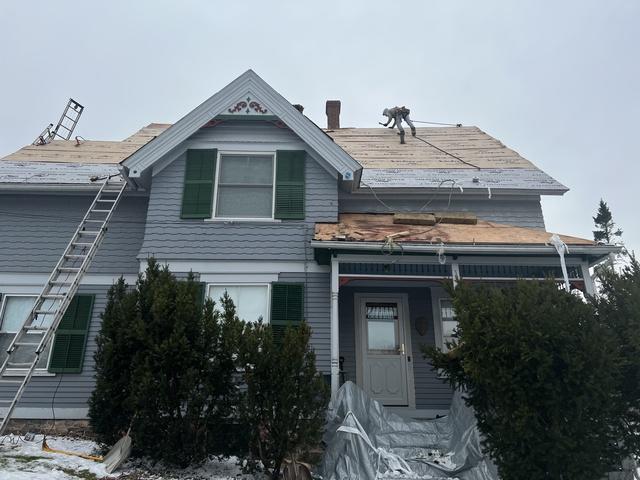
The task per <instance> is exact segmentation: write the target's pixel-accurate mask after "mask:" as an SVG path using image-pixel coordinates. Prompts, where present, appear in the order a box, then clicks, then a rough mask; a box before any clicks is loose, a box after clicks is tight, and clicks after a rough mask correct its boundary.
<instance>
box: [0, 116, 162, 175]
mask: <svg viewBox="0 0 640 480" xmlns="http://www.w3.org/2000/svg"><path fill="white" fill-rule="evenodd" d="M169 126H170V125H167V124H161V123H152V124H150V125H147V126H146V127H143V128H141V129H140V130H138V131H137V132H136V133H134V134H133V135H131V136H130V137H128V138H125V139H124V140H122V141H97V140H80V141H76V140H54V141H52V142H51V143H48V144H46V145H27V146H26V147H23V148H21V149H20V150H18V151H17V152H14V153H12V154H10V155H7V156H6V157H4V158H2V159H0V183H4V184H13V185H18V184H34V185H36V186H37V185H40V186H44V185H84V184H90V183H91V182H90V178H91V177H93V176H97V177H104V176H107V175H114V174H116V173H118V167H117V165H119V164H120V162H122V161H123V160H124V159H125V158H127V157H128V156H129V155H131V154H132V153H133V152H135V151H136V150H138V149H139V148H140V147H142V146H143V145H146V144H147V143H149V142H150V141H151V140H153V139H154V138H156V137H157V136H158V135H160V133H162V132H163V131H164V130H166V129H167V128H168V127H169Z"/></svg>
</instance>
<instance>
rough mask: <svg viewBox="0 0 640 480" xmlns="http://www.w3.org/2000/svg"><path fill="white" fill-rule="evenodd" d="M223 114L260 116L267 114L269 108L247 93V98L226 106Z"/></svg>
mask: <svg viewBox="0 0 640 480" xmlns="http://www.w3.org/2000/svg"><path fill="white" fill-rule="evenodd" d="M224 114H225V115H239V116H240V115H254V116H260V115H267V114H269V110H268V109H267V108H266V107H264V106H263V104H262V102H259V101H258V100H256V99H254V98H251V96H250V95H247V98H245V99H244V100H240V101H238V102H236V103H235V104H233V105H231V106H230V107H229V108H227V110H226V112H224Z"/></svg>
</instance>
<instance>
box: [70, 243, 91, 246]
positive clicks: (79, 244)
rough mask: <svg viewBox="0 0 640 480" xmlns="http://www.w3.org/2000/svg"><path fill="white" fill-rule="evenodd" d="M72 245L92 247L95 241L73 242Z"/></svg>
mask: <svg viewBox="0 0 640 480" xmlns="http://www.w3.org/2000/svg"><path fill="white" fill-rule="evenodd" d="M71 245H73V246H74V247H90V246H91V245H93V243H85V242H73V243H72V244H71Z"/></svg>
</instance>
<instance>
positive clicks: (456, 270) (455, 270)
mask: <svg viewBox="0 0 640 480" xmlns="http://www.w3.org/2000/svg"><path fill="white" fill-rule="evenodd" d="M451 280H452V281H453V288H455V287H457V286H458V282H460V266H459V265H458V262H456V261H455V260H454V261H452V262H451Z"/></svg>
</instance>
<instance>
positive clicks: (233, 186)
mask: <svg viewBox="0 0 640 480" xmlns="http://www.w3.org/2000/svg"><path fill="white" fill-rule="evenodd" d="M274 168H275V162H274V158H273V155H272V154H258V155H256V154H251V155H238V154H221V155H220V157H219V160H218V169H217V175H216V186H215V189H216V195H215V217H217V218H241V219H251V218H259V219H264V218H267V219H271V218H273V194H274V188H273V179H274V177H275V175H274Z"/></svg>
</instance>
